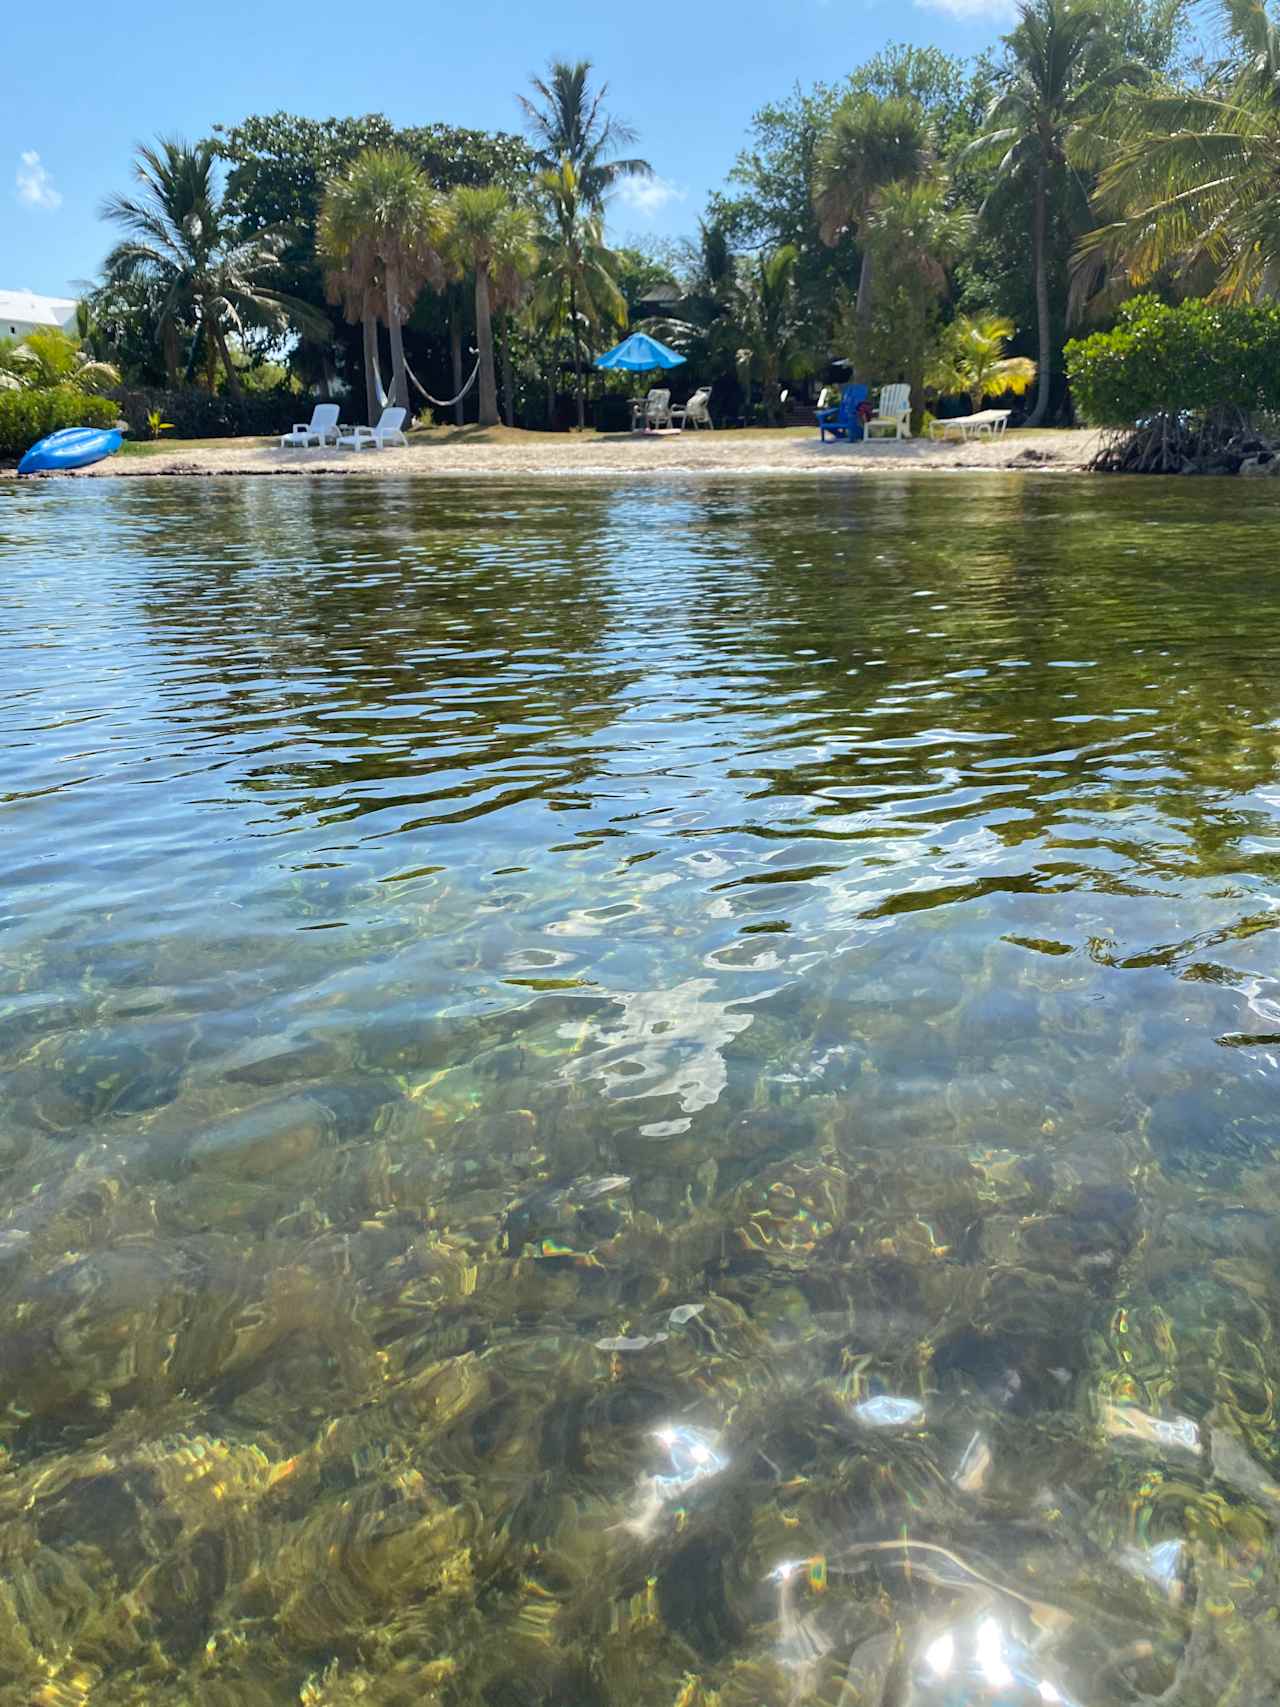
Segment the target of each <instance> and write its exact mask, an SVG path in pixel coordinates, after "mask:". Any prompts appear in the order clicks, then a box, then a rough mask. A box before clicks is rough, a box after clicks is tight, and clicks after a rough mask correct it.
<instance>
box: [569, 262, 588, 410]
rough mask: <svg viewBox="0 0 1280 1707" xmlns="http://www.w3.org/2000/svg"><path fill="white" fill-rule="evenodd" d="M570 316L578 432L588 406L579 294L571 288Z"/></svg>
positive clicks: (574, 288)
mask: <svg viewBox="0 0 1280 1707" xmlns="http://www.w3.org/2000/svg"><path fill="white" fill-rule="evenodd" d="M569 316H570V318H571V319H572V321H573V379H574V384H575V386H576V388H577V392H578V431H579V432H582V430H583V428H584V427H585V426H586V424H587V404H586V398H585V396H584V395H583V390H582V328H581V327H580V326H579V325H578V292H577V289H576V287H575V286H573V285H570V286H569Z"/></svg>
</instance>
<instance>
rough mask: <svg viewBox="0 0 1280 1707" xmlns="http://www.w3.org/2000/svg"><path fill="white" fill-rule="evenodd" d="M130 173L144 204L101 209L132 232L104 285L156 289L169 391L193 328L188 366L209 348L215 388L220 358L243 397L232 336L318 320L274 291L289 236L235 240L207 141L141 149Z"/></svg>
mask: <svg viewBox="0 0 1280 1707" xmlns="http://www.w3.org/2000/svg"><path fill="white" fill-rule="evenodd" d="M134 173H135V176H136V177H137V179H138V181H139V183H140V184H141V185H142V194H141V195H140V196H118V195H117V196H110V197H108V199H107V200H106V201H105V202H104V203H103V207H102V215H103V218H104V219H108V220H110V221H111V222H112V223H113V224H115V225H118V226H121V227H122V228H123V229H124V231H125V232H126V233H127V236H126V237H125V238H124V240H123V241H122V242H120V243H118V244H116V246H115V247H114V248H113V249H112V251H111V253H110V254H109V255H108V256H107V259H106V262H105V272H106V275H107V279H108V281H109V282H111V283H115V284H125V283H128V282H130V281H134V280H137V279H139V278H143V279H146V280H148V281H150V282H151V283H152V284H153V285H154V286H155V287H156V295H157V299H158V302H157V323H156V327H155V332H156V335H157V337H158V340H159V343H160V346H161V349H162V351H163V354H164V364H165V373H166V377H167V379H168V381H169V383H170V385H174V384H176V383H177V377H178V342H179V335H180V332H181V330H182V328H183V326H184V324H193V325H194V327H195V330H196V335H197V336H196V340H195V342H194V343H193V346H192V350H191V357H190V359H189V362H188V368H190V366H191V365H192V363H193V362H194V359H195V356H196V353H197V348H198V346H199V345H203V349H204V357H205V365H206V374H207V379H208V384H209V389H210V390H212V389H213V388H214V384H215V380H216V373H217V362H218V360H219V359H221V362H222V367H223V371H224V372H225V374H226V378H227V386H228V389H229V390H230V391H231V392H232V394H233V395H235V396H238V395H239V394H240V389H241V388H240V381H239V378H238V376H237V374H236V371H235V367H234V365H233V363H232V361H231V357H230V354H229V352H228V349H227V334H228V331H233V332H235V333H237V334H240V333H242V332H243V331H244V330H245V329H246V328H248V327H265V328H267V329H268V330H270V331H272V332H274V333H277V334H280V333H283V332H284V331H286V330H287V328H288V327H289V326H290V325H292V326H293V327H294V328H295V329H296V330H298V331H300V332H304V333H305V332H307V331H311V330H314V329H315V328H316V326H317V322H318V320H319V317H318V316H317V315H316V313H315V310H314V309H313V308H312V307H311V305H310V304H308V303H306V302H303V301H301V300H300V299H299V298H296V297H294V296H292V295H291V294H290V293H288V292H286V291H283V290H281V289H279V288H277V287H276V285H275V283H274V281H275V279H276V277H277V275H278V272H279V260H280V251H281V248H282V246H283V236H282V234H281V233H280V232H278V231H276V230H271V229H265V230H262V231H258V232H255V233H253V234H252V235H250V236H247V237H242V236H240V235H239V234H238V232H237V231H236V229H235V227H234V224H233V222H232V220H231V218H230V217H229V215H228V213H227V210H226V208H225V206H224V204H223V200H222V196H221V191H220V187H219V184H218V177H217V168H216V161H215V156H214V150H213V145H212V144H211V143H208V142H201V143H196V144H195V145H194V146H192V145H191V144H189V143H186V142H182V141H181V140H178V139H175V138H162V139H161V140H160V141H159V142H158V143H156V144H155V145H154V146H152V147H144V148H140V149H139V150H138V158H137V161H136V164H135V168H134ZM322 324H323V323H322V322H321V325H322Z"/></svg>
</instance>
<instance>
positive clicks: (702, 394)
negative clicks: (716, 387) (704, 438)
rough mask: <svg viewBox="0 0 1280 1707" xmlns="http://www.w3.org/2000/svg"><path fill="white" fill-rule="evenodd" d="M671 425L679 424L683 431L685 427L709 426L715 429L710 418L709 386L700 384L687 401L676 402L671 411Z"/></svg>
mask: <svg viewBox="0 0 1280 1707" xmlns="http://www.w3.org/2000/svg"><path fill="white" fill-rule="evenodd" d="M671 425H672V426H673V427H674V426H677V425H678V426H679V428H680V431H681V432H683V431H684V430H685V428H686V427H710V428H711V429H712V430H713V431H714V429H715V422H714V421H713V420H712V419H711V387H710V386H709V385H700V386H699V387H698V389H697V390H696V391H695V392H694V394H693V396H692V397H691V398H690V399H689V401H688V402H687V403H677V404H676V406H675V408H674V409H673V410H672V411H671Z"/></svg>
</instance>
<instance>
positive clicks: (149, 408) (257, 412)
mask: <svg viewBox="0 0 1280 1707" xmlns="http://www.w3.org/2000/svg"><path fill="white" fill-rule="evenodd" d="M111 398H112V400H113V402H114V405H115V408H116V411H117V412H118V413H119V414H121V415H123V416H124V418H125V420H126V421H127V422H128V423H129V431H130V432H131V433H132V434H133V435H134V437H135V438H139V439H145V438H147V437H149V433H148V429H147V421H148V418H149V417H150V416H151V415H153V414H158V415H159V416H160V418H161V420H164V421H169V422H170V423H171V424H172V426H173V437H174V438H175V439H238V438H252V437H256V436H260V435H264V434H274V433H287V432H288V431H289V428H290V427H291V426H292V425H293V423H294V422H295V421H305V420H307V419H309V417H310V415H311V409H312V399H311V398H309V397H298V396H295V394H294V393H293V392H292V391H290V390H288V388H287V387H283V388H281V389H280V390H277V391H254V392H249V393H247V394H246V395H245V396H244V397H228V396H225V395H223V394H222V393H220V392H213V393H210V392H208V391H197V390H196V389H195V387H194V386H192V387H190V388H187V389H183V390H178V391H160V390H133V389H131V388H125V389H121V390H117V391H113V392H111Z"/></svg>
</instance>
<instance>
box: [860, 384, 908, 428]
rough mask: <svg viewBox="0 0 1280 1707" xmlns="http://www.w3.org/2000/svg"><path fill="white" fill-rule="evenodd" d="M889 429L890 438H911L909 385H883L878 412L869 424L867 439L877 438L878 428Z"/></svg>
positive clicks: (877, 407) (877, 406)
mask: <svg viewBox="0 0 1280 1707" xmlns="http://www.w3.org/2000/svg"><path fill="white" fill-rule="evenodd" d="M885 427H887V428H888V429H889V433H888V436H889V437H891V438H895V439H909V438H910V437H911V387H910V386H909V385H882V386H881V387H880V400H879V402H878V403H877V405H876V412H875V414H874V415H873V416H872V417H871V419H870V420H869V421H868V422H867V438H868V439H873V438H875V437H876V436H877V433H876V429H877V428H885Z"/></svg>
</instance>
